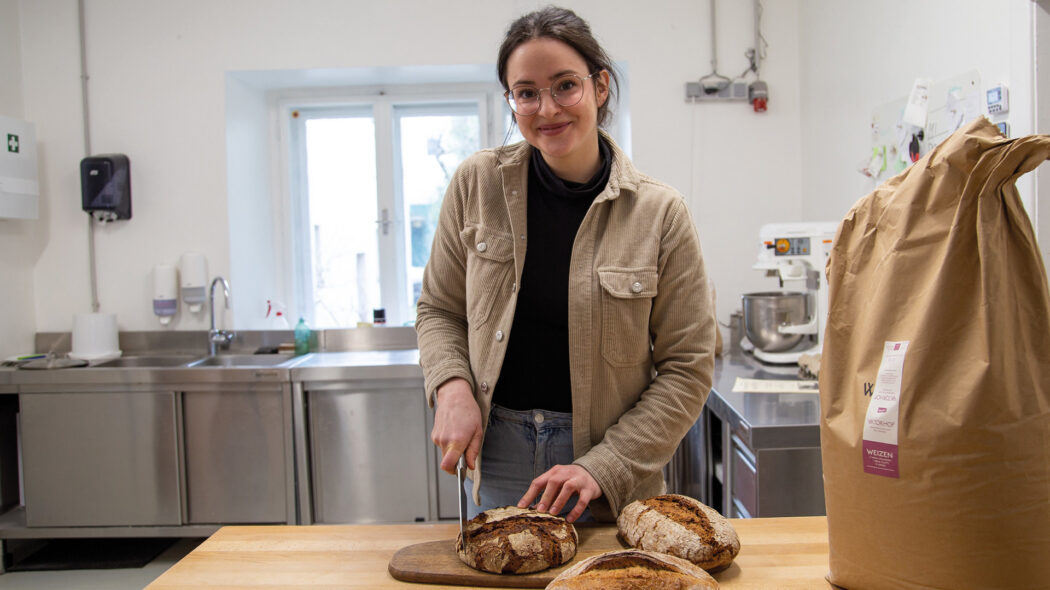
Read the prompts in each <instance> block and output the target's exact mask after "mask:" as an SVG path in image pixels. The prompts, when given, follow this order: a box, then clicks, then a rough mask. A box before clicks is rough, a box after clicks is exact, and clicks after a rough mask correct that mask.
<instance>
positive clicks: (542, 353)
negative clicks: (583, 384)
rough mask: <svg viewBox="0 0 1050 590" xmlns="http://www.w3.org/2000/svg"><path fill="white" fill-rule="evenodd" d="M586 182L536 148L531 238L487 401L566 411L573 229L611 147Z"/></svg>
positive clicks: (596, 188)
mask: <svg viewBox="0 0 1050 590" xmlns="http://www.w3.org/2000/svg"><path fill="white" fill-rule="evenodd" d="M598 145H599V148H598V149H599V153H600V156H601V168H600V169H599V170H598V172H597V173H596V174H595V175H594V176H593V177H592V178H591V179H590V180H588V181H587V182H585V183H582V184H581V183H576V182H568V181H565V180H562V179H561V178H558V177H557V176H556V175H555V174H554V172H553V171H552V170H551V169H550V167H549V166H548V165H547V163H546V162H545V161H544V160H543V156H542V155H540V153H539V152H538V151H536V150H533V151H532V157H531V162H530V165H529V181H528V182H529V184H528V205H527V207H526V209H527V215H528V221H527V223H528V228H529V241H528V246H527V250H526V255H525V268H524V270H523V271H522V275H521V285H520V291H519V292H518V304H517V307H516V308H515V311H514V324H513V326H512V327H511V330H510V340H509V342H508V345H507V354H506V356H505V357H504V359H503V367H502V369H501V370H500V376H499V381H498V382H497V385H496V388H495V390H494V391H493V400H492V401H493V402H494V403H496V404H499V405H501V406H503V407H505V408H510V409H512V410H532V409H542V410H551V411H555V412H567V413H568V412H572V385H571V382H570V381H569V262H570V260H571V258H572V245H573V242H574V241H575V240H576V232H577V231H578V230H579V229H580V223H582V222H583V217H584V216H585V215H586V214H587V209H589V208H590V206H591V203H592V202H594V198H595V197H597V196H598V194H599V193H601V192H602V191H603V190H604V189H605V185H606V184H607V183H608V182H609V170H610V168H611V162H612V151H611V149H610V148H609V146H608V144H607V143H606V142H605V140H603V139H599V141H598Z"/></svg>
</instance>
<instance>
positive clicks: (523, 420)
mask: <svg viewBox="0 0 1050 590" xmlns="http://www.w3.org/2000/svg"><path fill="white" fill-rule="evenodd" d="M490 415H491V416H492V417H493V418H499V419H500V420H502V421H504V422H513V423H517V424H533V425H538V424H543V425H544V426H548V427H554V428H572V414H570V413H567V412H552V411H550V410H510V409H507V408H504V407H503V406H498V405H496V404H493V405H492V413H491V414H490ZM538 417H539V418H538Z"/></svg>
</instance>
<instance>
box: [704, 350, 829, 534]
mask: <svg viewBox="0 0 1050 590" xmlns="http://www.w3.org/2000/svg"><path fill="white" fill-rule="evenodd" d="M715 363H716V364H715V383H714V386H713V388H712V391H711V395H710V397H709V398H708V401H707V404H706V406H705V407H704V414H703V419H702V420H701V424H700V430H701V432H702V438H703V440H704V445H703V446H704V455H703V461H702V472H703V473H704V476H703V480H704V483H705V485H706V488H705V489H704V492H705V493H704V497H705V499H706V501H707V502H708V503H709V505H711V506H714V507H716V508H717V509H718V510H719V511H720V512H722V514H724V515H725V516H727V517H731V518H736V517H769V516H812V515H822V514H824V484H823V475H822V469H821V459H820V396H819V395H818V394H816V393H790V394H788V393H761V392H734V391H733V385H734V383H735V382H736V379H737V378H738V377H742V378H747V379H777V380H798V367H797V366H794V367H793V366H770V365H765V364H763V363H761V362H759V361H757V360H755V358H754V357H752V356H750V355H748V354H747V353H745V352H736V353H731V354H730V355H728V356H726V357H723V358H720V359H716V361H715Z"/></svg>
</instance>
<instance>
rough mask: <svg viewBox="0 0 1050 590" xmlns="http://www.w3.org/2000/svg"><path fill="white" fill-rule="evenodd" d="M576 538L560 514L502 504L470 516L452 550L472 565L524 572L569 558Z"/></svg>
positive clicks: (464, 561) (507, 572)
mask: <svg viewBox="0 0 1050 590" xmlns="http://www.w3.org/2000/svg"><path fill="white" fill-rule="evenodd" d="M578 542H579V537H578V536H577V535H576V528H575V527H573V526H572V525H571V524H569V523H568V522H566V520H565V519H564V518H561V517H559V516H552V515H550V514H545V513H543V512H536V511H535V510H528V509H525V508H518V507H517V506H505V507H503V508H493V509H492V510H486V511H484V512H482V513H481V514H479V515H477V516H475V517H474V518H473V519H471V520H470V521H469V522H468V523H467V526H466V529H465V530H464V533H463V534H462V535H460V536H459V538H457V539H456V553H457V554H459V558H460V559H461V560H463V563H465V564H467V565H469V566H470V567H472V568H475V569H479V570H482V571H486V572H492V573H496V574H527V573H530V572H538V571H540V570H545V569H547V568H549V567H554V566H559V565H561V564H563V563H565V562H567V561H569V560H570V559H572V558H573V557H574V556H575V555H576V544H577V543H578Z"/></svg>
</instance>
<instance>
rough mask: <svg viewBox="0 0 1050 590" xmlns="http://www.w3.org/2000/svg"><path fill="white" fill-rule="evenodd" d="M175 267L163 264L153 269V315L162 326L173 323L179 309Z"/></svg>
mask: <svg viewBox="0 0 1050 590" xmlns="http://www.w3.org/2000/svg"><path fill="white" fill-rule="evenodd" d="M176 276H177V273H176V270H175V267H174V266H171V265H168V264H161V265H158V266H155V267H153V313H154V314H155V315H156V316H157V318H159V319H160V323H161V325H162V326H167V325H168V324H170V323H171V318H172V316H174V315H175V313H176V312H177V311H178V309H179V301H178V299H176V293H178V285H179V281H178V279H177V278H176Z"/></svg>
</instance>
